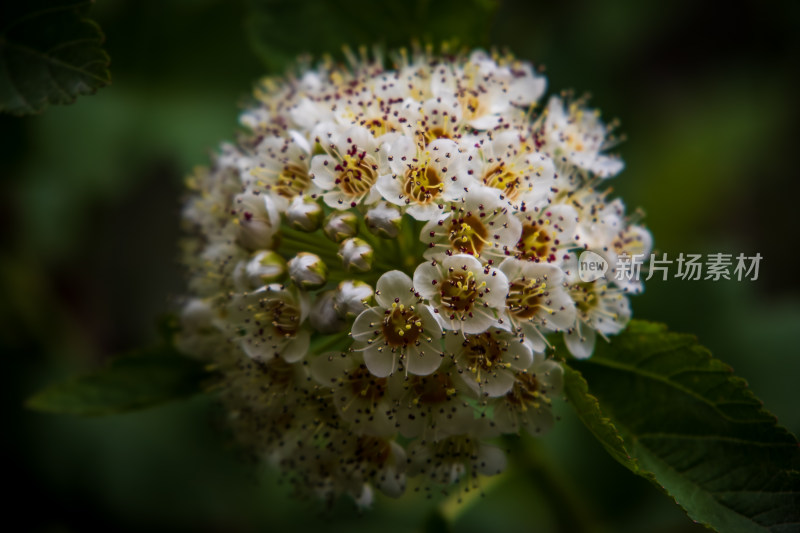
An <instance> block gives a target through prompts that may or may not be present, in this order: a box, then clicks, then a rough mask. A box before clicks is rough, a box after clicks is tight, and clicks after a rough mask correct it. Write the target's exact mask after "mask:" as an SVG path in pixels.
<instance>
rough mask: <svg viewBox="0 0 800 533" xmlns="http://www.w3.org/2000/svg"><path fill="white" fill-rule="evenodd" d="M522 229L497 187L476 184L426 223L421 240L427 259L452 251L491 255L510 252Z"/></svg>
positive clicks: (491, 256)
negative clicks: (491, 187)
mask: <svg viewBox="0 0 800 533" xmlns="http://www.w3.org/2000/svg"><path fill="white" fill-rule="evenodd" d="M521 232H522V224H521V223H520V221H519V220H518V219H517V218H516V217H515V216H514V215H513V214H512V210H511V206H510V205H509V204H508V203H506V202H504V201H503V200H501V199H500V195H499V194H498V193H497V192H496V191H494V190H491V189H488V188H486V187H476V188H475V189H472V190H470V191H469V192H468V193H466V195H464V197H463V198H462V199H461V200H460V201H458V202H454V203H452V204H450V206H449V208H448V209H447V210H446V211H444V212H443V213H440V214H439V216H438V217H437V218H435V219H434V220H431V221H430V222H428V223H427V224H425V227H423V228H422V232H421V233H420V240H421V241H422V242H424V243H428V246H429V248H428V251H426V252H425V254H424V255H425V257H426V258H428V259H431V258H434V257H442V256H444V255H452V254H470V255H474V256H480V257H481V258H484V259H490V258H502V257H505V256H508V255H512V254H513V253H514V252H515V250H514V245H516V244H517V242H518V241H519V238H520V235H521Z"/></svg>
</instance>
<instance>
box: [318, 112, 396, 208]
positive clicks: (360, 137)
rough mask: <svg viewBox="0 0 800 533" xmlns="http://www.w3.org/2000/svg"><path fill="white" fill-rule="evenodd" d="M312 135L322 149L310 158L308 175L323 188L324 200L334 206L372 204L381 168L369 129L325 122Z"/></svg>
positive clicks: (374, 142) (377, 196) (377, 146)
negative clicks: (322, 150)
mask: <svg viewBox="0 0 800 533" xmlns="http://www.w3.org/2000/svg"><path fill="white" fill-rule="evenodd" d="M313 135H314V137H313V138H314V141H315V142H316V143H319V145H320V146H321V147H322V148H323V149H324V150H325V152H326V153H325V154H320V155H317V156H314V158H313V159H312V160H311V176H312V179H313V180H314V184H315V185H316V186H317V187H319V188H320V189H322V190H323V191H325V192H323V193H322V199H323V200H324V201H325V203H326V204H327V205H329V206H330V207H333V208H334V209H347V208H348V207H355V206H357V205H359V204H361V203H364V204H367V205H370V204H373V203H375V202H376V201H377V200H378V199H379V198H380V193H379V192H378V190H377V189H376V188H375V187H374V185H375V183H376V182H377V181H378V177H379V176H380V175H381V173H382V171H385V169H382V165H381V163H380V161H381V159H382V158H381V156H380V154H379V145H378V141H377V140H376V139H375V138H374V137H373V136H372V134H370V132H369V130H367V129H366V128H363V127H361V126H355V127H351V128H347V129H344V128H342V127H340V126H336V125H335V124H333V123H325V124H322V125H320V126H318V127H316V128H315V129H314V132H313Z"/></svg>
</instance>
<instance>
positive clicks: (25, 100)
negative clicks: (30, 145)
mask: <svg viewBox="0 0 800 533" xmlns="http://www.w3.org/2000/svg"><path fill="white" fill-rule="evenodd" d="M91 4H92V2H91V1H82V2H81V1H75V0H26V1H25V2H4V3H3V4H2V7H0V21H1V22H0V111H5V112H7V113H12V114H15V115H25V114H30V113H39V112H41V111H43V110H44V109H45V108H46V107H47V105H48V104H69V103H72V102H74V101H75V99H76V98H77V97H78V96H80V95H85V94H92V93H94V92H95V91H96V90H97V89H99V88H100V87H105V86H106V85H108V84H109V83H111V77H110V75H109V72H108V64H109V58H108V54H106V52H105V51H104V50H103V48H102V47H101V44H102V42H103V39H104V37H103V33H102V32H101V31H100V28H99V27H98V26H97V24H95V23H94V22H93V21H91V20H89V19H87V18H86V13H87V12H88V10H89V7H90V6H91Z"/></svg>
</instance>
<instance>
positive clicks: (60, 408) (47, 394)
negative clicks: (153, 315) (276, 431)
mask: <svg viewBox="0 0 800 533" xmlns="http://www.w3.org/2000/svg"><path fill="white" fill-rule="evenodd" d="M208 376H209V375H208V374H207V373H206V371H205V370H204V369H203V365H202V363H200V362H198V361H194V360H192V359H188V358H186V357H183V356H181V355H179V354H178V353H177V352H175V351H174V349H172V348H164V347H161V348H157V349H153V350H148V351H144V352H139V353H135V354H131V355H126V356H122V357H118V358H116V359H113V360H112V361H111V362H110V364H109V365H108V366H107V367H106V368H103V369H101V370H99V371H97V372H95V373H93V374H89V375H86V376H80V377H76V378H72V379H68V380H67V381H63V382H61V383H56V384H54V385H51V386H50V387H47V388H45V389H44V390H42V391H40V392H39V393H37V394H36V395H34V396H33V397H31V398H30V399H29V400H28V401H27V403H26V405H27V406H28V407H29V408H31V409H34V410H36V411H43V412H47V413H56V414H69V415H80V416H97V415H109V414H115V413H123V412H126V411H134V410H138V409H144V408H147V407H152V406H155V405H159V404H162V403H166V402H169V401H172V400H176V399H180V398H185V397H188V396H191V395H193V394H196V393H198V392H201V391H202V384H203V381H204V380H205V379H207V378H208Z"/></svg>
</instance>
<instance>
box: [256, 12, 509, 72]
mask: <svg viewBox="0 0 800 533" xmlns="http://www.w3.org/2000/svg"><path fill="white" fill-rule="evenodd" d="M496 7H497V4H496V2H495V1H493V0H435V1H434V0H410V1H409V2H374V1H369V0H354V1H346V0H327V1H307V2H297V1H289V0H251V1H250V13H249V16H248V19H247V29H248V32H249V34H250V39H251V42H252V44H253V47H254V49H255V50H256V53H257V54H258V55H259V56H260V57H261V59H262V60H263V61H264V63H265V64H266V65H267V66H268V67H269V68H271V69H273V70H280V69H283V68H285V67H286V66H287V65H289V64H291V62H292V61H294V59H295V57H296V56H297V55H299V54H313V55H314V56H316V57H319V56H321V55H322V54H330V53H336V52H338V51H340V50H341V49H342V46H344V45H348V46H350V47H352V48H358V47H360V46H372V45H374V44H380V45H383V46H384V47H389V48H395V47H400V46H408V45H409V44H410V42H411V40H412V39H417V40H419V41H421V42H424V43H427V42H430V43H432V44H434V45H438V44H440V43H441V42H443V41H448V42H452V43H454V44H457V45H466V46H470V47H472V46H485V45H486V44H488V37H489V23H490V21H491V19H492V16H493V15H494V12H495V10H496ZM312 27H313V30H311V29H310V28H312Z"/></svg>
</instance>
